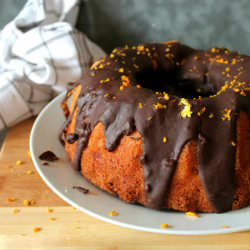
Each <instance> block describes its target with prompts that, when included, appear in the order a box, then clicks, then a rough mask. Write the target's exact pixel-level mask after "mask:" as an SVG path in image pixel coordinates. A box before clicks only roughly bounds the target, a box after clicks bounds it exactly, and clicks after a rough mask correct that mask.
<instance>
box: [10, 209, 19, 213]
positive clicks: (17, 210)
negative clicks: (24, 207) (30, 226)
mask: <svg viewBox="0 0 250 250" xmlns="http://www.w3.org/2000/svg"><path fill="white" fill-rule="evenodd" d="M19 212H20V210H19V209H18V208H14V209H13V211H12V213H13V214H17V213H19Z"/></svg>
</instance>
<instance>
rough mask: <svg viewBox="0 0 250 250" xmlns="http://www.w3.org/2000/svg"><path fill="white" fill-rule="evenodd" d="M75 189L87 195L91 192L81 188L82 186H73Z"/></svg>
mask: <svg viewBox="0 0 250 250" xmlns="http://www.w3.org/2000/svg"><path fill="white" fill-rule="evenodd" d="M73 189H76V190H78V191H80V192H81V193H84V194H87V193H88V192H89V190H88V189H87V188H84V187H80V186H73Z"/></svg>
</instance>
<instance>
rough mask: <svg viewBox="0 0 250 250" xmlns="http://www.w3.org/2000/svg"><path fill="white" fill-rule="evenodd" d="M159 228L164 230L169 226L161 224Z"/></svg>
mask: <svg viewBox="0 0 250 250" xmlns="http://www.w3.org/2000/svg"><path fill="white" fill-rule="evenodd" d="M161 228H164V229H166V228H169V225H168V224H161Z"/></svg>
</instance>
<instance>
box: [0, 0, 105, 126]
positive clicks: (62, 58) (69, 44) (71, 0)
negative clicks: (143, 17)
mask: <svg viewBox="0 0 250 250" xmlns="http://www.w3.org/2000/svg"><path fill="white" fill-rule="evenodd" d="M78 11H79V0H29V1H27V3H26V4H25V6H24V8H23V9H22V10H21V12H20V13H19V14H18V16H17V17H16V18H15V19H14V20H13V21H11V22H10V23H9V24H7V25H6V26H5V27H4V29H3V30H2V32H1V35H0V130H1V129H3V128H5V127H9V126H12V125H14V124H16V123H18V122H19V121H21V120H24V119H26V118H28V117H30V116H33V115H36V114H38V113H39V111H40V110H41V109H42V108H43V107H44V106H45V105H46V104H47V103H48V102H49V101H50V100H51V99H52V98H53V97H55V95H56V94H58V93H59V92H61V91H62V90H64V89H65V88H66V85H67V84H68V83H69V82H75V81H77V80H79V79H80V78H81V76H82V74H83V73H84V72H85V71H86V70H87V69H88V67H89V66H90V65H91V64H92V63H93V62H94V61H95V60H97V59H98V58H100V57H102V56H104V55H105V53H104V52H103V50H102V49H101V48H100V47H98V46H97V45H96V44H94V43H93V42H92V41H90V40H89V39H88V38H87V37H86V36H85V35H84V34H83V33H81V32H79V31H77V30H76V29H74V25H75V22H76V18H77V15H78Z"/></svg>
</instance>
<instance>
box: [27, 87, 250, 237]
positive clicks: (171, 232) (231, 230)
mask: <svg viewBox="0 0 250 250" xmlns="http://www.w3.org/2000/svg"><path fill="white" fill-rule="evenodd" d="M65 93H66V91H64V92H62V93H61V94H59V95H58V96H57V97H55V98H54V99H53V100H52V101H50V102H49V103H48V104H47V105H46V106H45V107H44V108H43V109H42V111H41V112H40V113H39V115H38V116H37V118H36V120H35V122H34V123H33V125H32V129H31V132H30V138H29V148H30V153H31V158H32V162H33V164H34V166H35V168H36V171H37V172H38V173H39V175H40V177H41V178H42V180H43V181H44V182H45V183H46V184H47V185H48V186H49V188H50V189H51V190H52V191H53V192H54V193H56V194H57V195H58V196H59V197H60V198H61V199H63V200H64V201H66V202H67V203H68V204H69V205H71V206H73V207H75V208H77V209H78V210H80V211H81V212H84V213H86V214H88V215H90V216H92V217H94V218H97V219H99V220H102V221H105V222H108V223H111V224H114V225H118V226H122V227H125V228H130V229H134V230H139V231H144V232H151V233H160V234H169V235H213V234H214V235H215V234H227V233H234V232H242V231H247V230H249V229H250V225H249V226H248V225H246V226H238V227H233V228H227V229H226V230H225V229H223V228H221V229H219V228H218V229H213V230H201V231H200V232H199V233H197V230H175V229H171V230H164V229H161V228H159V229H156V228H150V227H142V226H137V225H132V224H129V223H125V222H120V221H116V220H114V219H112V218H107V217H104V216H102V215H99V214H97V213H95V212H92V211H91V210H89V209H86V208H84V207H82V206H79V205H78V204H76V203H75V202H74V201H72V200H71V199H70V198H68V197H67V195H66V194H64V193H62V192H60V191H59V190H57V189H56V188H55V187H54V186H53V183H51V182H50V181H49V180H48V179H47V178H46V176H45V175H44V173H43V172H42V170H41V168H40V166H39V164H38V163H37V161H36V157H35V153H34V150H33V149H34V137H35V136H34V135H35V132H36V129H37V127H38V124H39V122H40V120H41V119H42V117H43V115H44V114H45V113H46V112H48V110H49V109H50V107H51V106H53V105H55V103H57V102H59V100H60V99H63V97H64V96H65ZM124 204H125V205H126V203H124ZM246 208H247V207H246Z"/></svg>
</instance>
